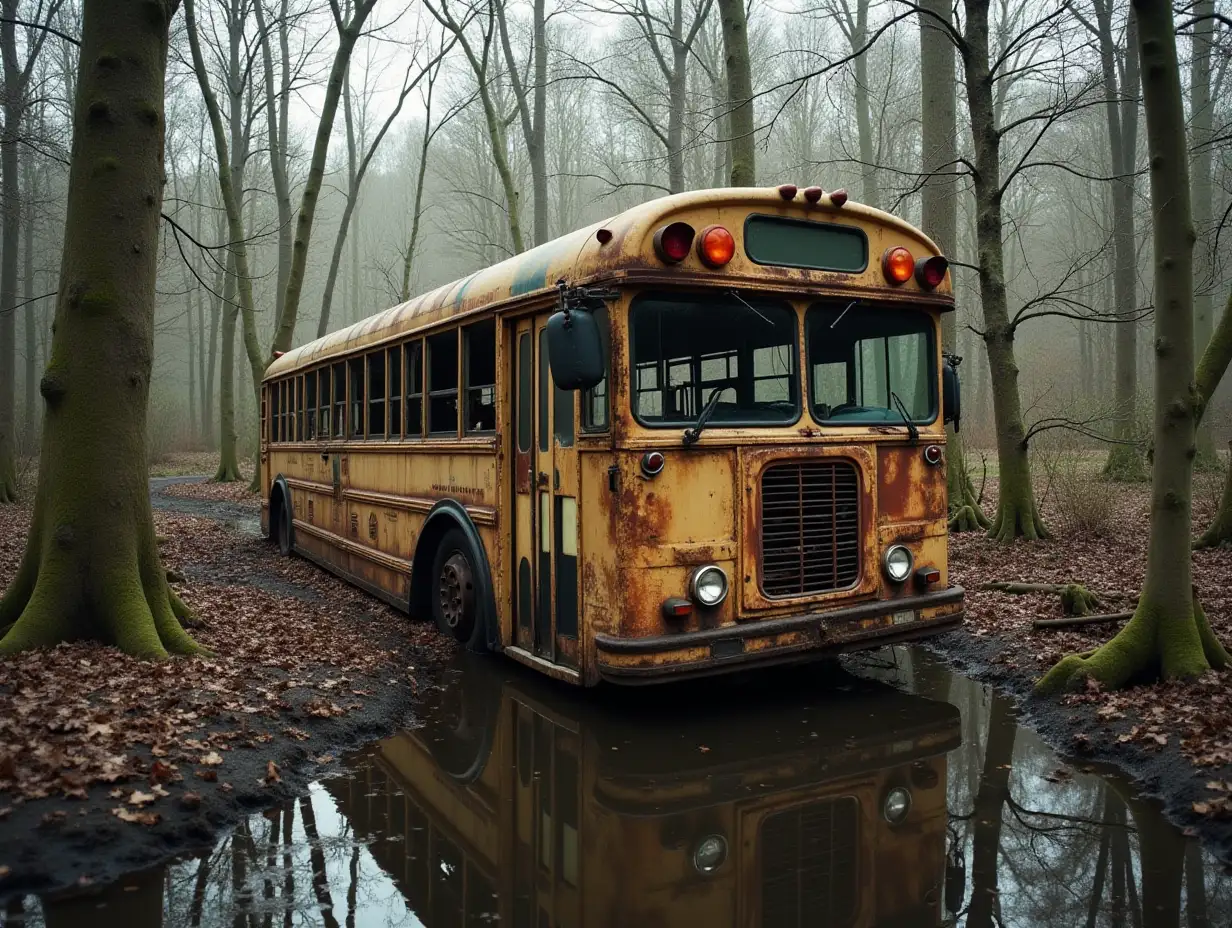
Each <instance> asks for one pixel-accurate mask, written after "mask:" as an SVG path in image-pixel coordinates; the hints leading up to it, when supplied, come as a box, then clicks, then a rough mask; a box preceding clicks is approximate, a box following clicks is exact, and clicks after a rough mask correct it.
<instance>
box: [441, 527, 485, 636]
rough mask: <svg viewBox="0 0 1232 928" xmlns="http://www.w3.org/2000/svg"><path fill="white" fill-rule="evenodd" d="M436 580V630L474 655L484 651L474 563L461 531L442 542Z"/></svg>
mask: <svg viewBox="0 0 1232 928" xmlns="http://www.w3.org/2000/svg"><path fill="white" fill-rule="evenodd" d="M432 578H433V589H432V617H433V618H434V619H435V620H436V627H437V628H438V629H440V630H441V631H442V632H444V633H445V634H446V635H452V636H453V638H454V639H455V640H456V641H457V642H458V643H459V644H461V645H464V646H465V647H466V648H467V649H468V650H470V651H481V650H483V623H482V622H481V621H479V603H478V602H477V597H476V590H475V566H474V559H473V556H472V554H471V550H470V543H469V542H468V541H467V539H466V536H465V535H464V534H463V533H462V531H461V529H456V528H454V529H450V530H449V531H448V532H446V533H445V537H444V538H442V539H441V543H440V545H439V546H438V547H437V549H436V557H435V559H434V561H433V568H432Z"/></svg>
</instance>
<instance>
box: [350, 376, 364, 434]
mask: <svg viewBox="0 0 1232 928" xmlns="http://www.w3.org/2000/svg"><path fill="white" fill-rule="evenodd" d="M349 363H350V367H351V437H352V438H363V437H364V359H363V357H362V356H361V357H358V358H351V360H350V362H349Z"/></svg>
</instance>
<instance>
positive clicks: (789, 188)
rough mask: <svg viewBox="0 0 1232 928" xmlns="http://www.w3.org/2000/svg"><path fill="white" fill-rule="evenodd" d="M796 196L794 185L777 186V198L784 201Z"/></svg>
mask: <svg viewBox="0 0 1232 928" xmlns="http://www.w3.org/2000/svg"><path fill="white" fill-rule="evenodd" d="M795 195H796V185H795V184H779V196H781V197H782V198H783V199H784V200H790V199H793V198H794V197H795Z"/></svg>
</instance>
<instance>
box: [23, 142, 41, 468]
mask: <svg viewBox="0 0 1232 928" xmlns="http://www.w3.org/2000/svg"><path fill="white" fill-rule="evenodd" d="M22 176H23V178H24V179H25V188H26V189H25V193H24V194H23V202H24V203H25V204H26V209H25V211H24V213H23V215H22V225H23V227H24V231H23V233H22V240H23V248H22V260H23V265H22V271H21V290H22V295H21V296H22V301H23V302H24V303H25V307H24V308H25V321H24V323H23V325H22V328H23V329H25V336H26V384H25V391H24V392H25V395H24V400H25V405H26V415H25V426H24V428H23V429H22V431H23V432H24V433H25V445H26V447H25V450H26V451H27V452H33V450H34V448H35V446H36V442H37V441H38V438H37V435H38V400H37V399H36V395H37V387H36V384H37V383H38V376H37V374H36V373H35V371H36V370H37V369H38V341H37V337H38V336H37V334H36V330H37V326H38V323H37V321H36V309H37V304H36V303H35V302H34V295H35V294H34V207H33V204H34V202H35V199H36V196H37V194H36V187H35V180H34V166H33V164H32V163H31V160H30V159H29V158H27V159H26V160H25V162H24V163H23V164H22Z"/></svg>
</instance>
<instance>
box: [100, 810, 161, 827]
mask: <svg viewBox="0 0 1232 928" xmlns="http://www.w3.org/2000/svg"><path fill="white" fill-rule="evenodd" d="M111 814H112V815H114V816H115V817H116V818H118V819H119V820H120V821H122V822H132V823H133V824H136V825H157V824H158V823H159V822H161V821H162V818H163V817H162V815H161V814H159V813H158V812H134V811H133V810H131V809H126V808H124V807H123V806H120V807H118V808H115V809H112V810H111Z"/></svg>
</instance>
